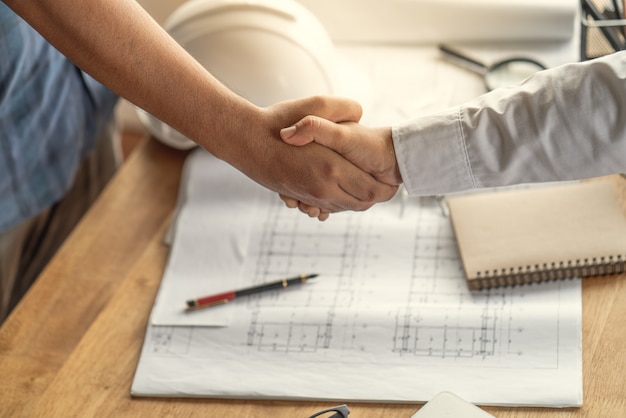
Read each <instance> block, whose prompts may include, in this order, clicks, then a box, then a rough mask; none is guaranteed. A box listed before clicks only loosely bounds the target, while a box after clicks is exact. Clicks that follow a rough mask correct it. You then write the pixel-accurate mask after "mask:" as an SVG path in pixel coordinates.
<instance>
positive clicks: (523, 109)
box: [392, 51, 626, 195]
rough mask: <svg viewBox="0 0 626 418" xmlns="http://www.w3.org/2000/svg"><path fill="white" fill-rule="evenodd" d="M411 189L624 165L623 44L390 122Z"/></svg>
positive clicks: (447, 188)
mask: <svg viewBox="0 0 626 418" xmlns="http://www.w3.org/2000/svg"><path fill="white" fill-rule="evenodd" d="M392 132H393V142H394V146H395V152H396V158H397V160H398V164H399V167H400V173H401V175H402V179H403V181H404V184H405V187H406V188H407V191H408V192H409V193H410V194H412V195H433V194H445V193H450V192H455V191H460V190H466V189H473V188H480V187H495V186H505V185H510V184H519V183H531V182H545V181H560V180H574V179H582V178H589V177H597V176H602V175H608V174H614V173H619V172H626V51H624V52H619V53H615V54H612V55H609V56H605V57H602V58H599V59H596V60H593V61H586V62H582V63H574V64H567V65H564V66H561V67H557V68H554V69H550V70H546V71H541V72H539V73H537V74H536V75H534V76H532V77H530V78H529V79H528V80H526V81H525V82H524V83H523V84H522V85H521V86H518V87H511V88H504V89H498V90H495V91H492V92H490V93H487V94H485V95H482V96H480V97H478V98H477V99H475V100H472V101H470V102H468V103H465V104H463V105H461V106H459V107H456V108H452V109H449V110H447V111H444V112H441V113H438V114H433V115H426V116H421V117H418V118H416V119H413V120H411V121H409V122H407V123H405V124H401V125H398V126H394V127H393V128H392Z"/></svg>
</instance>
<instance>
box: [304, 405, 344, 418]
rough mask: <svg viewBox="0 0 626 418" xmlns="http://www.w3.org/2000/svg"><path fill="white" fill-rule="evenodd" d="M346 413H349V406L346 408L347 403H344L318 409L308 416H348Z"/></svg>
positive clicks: (332, 417)
mask: <svg viewBox="0 0 626 418" xmlns="http://www.w3.org/2000/svg"><path fill="white" fill-rule="evenodd" d="M348 415H350V408H348V405H346V404H344V405H338V406H333V407H332V408H328V409H324V410H322V411H318V412H316V413H314V414H313V415H311V416H310V417H309V418H315V417H322V418H348Z"/></svg>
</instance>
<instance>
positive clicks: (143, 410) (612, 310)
mask: <svg viewBox="0 0 626 418" xmlns="http://www.w3.org/2000/svg"><path fill="white" fill-rule="evenodd" d="M185 156H186V154H185V153H182V152H177V151H173V150H170V149H167V148H165V147H164V146H162V145H160V144H158V143H157V142H155V141H151V140H147V141H146V142H145V143H142V144H141V146H140V147H139V149H138V150H137V151H135V152H134V153H133V154H132V155H131V158H130V160H129V161H128V162H127V163H126V164H125V165H124V167H123V168H122V169H121V171H120V173H119V174H118V175H117V176H116V177H115V179H114V180H113V182H112V183H111V184H110V186H109V187H108V188H107V189H106V190H105V192H104V194H103V195H102V197H101V198H100V199H99V200H98V202H97V203H96V204H95V206H94V207H93V208H92V209H91V211H90V212H89V213H88V214H87V215H86V217H85V218H84V219H83V221H82V222H81V223H80V225H79V226H78V227H77V229H76V230H75V232H74V233H73V234H72V235H71V236H70V238H69V239H68V241H67V242H66V244H65V245H64V246H63V247H62V248H61V250H60V251H59V253H58V254H57V256H56V257H55V258H54V260H53V261H52V262H51V263H50V265H49V266H48V267H47V269H46V270H45V271H44V272H43V274H42V276H41V277H40V278H39V280H38V282H37V283H36V284H35V286H34V287H33V288H32V289H31V291H30V292H29V293H28V295H27V296H26V298H25V299H24V300H23V301H22V303H21V304H20V305H19V306H18V307H17V308H16V310H15V311H14V312H13V314H12V315H11V316H10V317H9V319H8V320H7V321H6V322H5V323H4V325H3V326H2V328H1V329H0V373H1V378H0V415H1V416H6V417H18V416H62V417H69V416H81V417H88V416H106V417H109V416H111V417H113V416H115V417H118V416H146V417H147V416H151V417H152V416H170V415H172V416H173V415H176V416H196V415H197V416H215V417H226V416H228V417H255V418H256V417H290V418H292V417H308V416H309V415H310V414H312V413H313V412H315V411H316V410H319V409H322V408H326V407H328V406H331V405H333V403H326V402H279V401H243V400H211V399H156V398H155V399H133V398H132V397H131V396H130V395H129V391H130V385H131V381H132V378H133V373H134V371H135V367H136V365H137V360H138V358H139V353H140V350H141V346H142V343H143V338H144V333H145V329H146V325H147V321H148V315H149V313H150V309H151V307H152V303H153V301H154V297H155V294H156V291H157V289H158V286H159V282H160V279H161V274H162V272H163V269H164V266H165V262H166V257H167V252H168V249H167V247H166V246H164V245H163V244H162V238H163V234H164V231H165V229H166V227H167V225H168V221H169V219H170V216H171V213H172V209H173V208H174V205H175V200H176V196H177V192H178V184H179V181H180V172H181V167H182V164H183V162H184V158H185ZM612 180H613V181H615V183H616V184H617V186H618V187H619V190H620V193H621V195H622V197H623V198H624V199H623V203H624V201H626V184H625V183H626V181H625V180H623V179H622V178H621V177H617V176H616V177H614V178H612ZM625 279H626V278H625V277H623V276H620V277H608V278H595V279H588V280H585V281H584V284H583V373H584V406H583V407H582V408H568V409H547V408H485V409H486V410H487V411H489V412H490V413H492V414H494V415H496V416H497V417H500V418H504V417H556V416H558V417H570V416H581V417H582V416H585V417H600V416H601V417H618V416H619V417H621V416H624V414H626V412H625V411H626V388H625V382H626V377H625V376H626V349H625V348H624V347H625V346H626V325H624V321H626V303H625V302H624V301H626V280H625ZM350 408H351V410H352V413H351V416H354V417H366V418H367V417H385V418H388V417H410V416H411V415H412V414H413V413H415V411H417V409H418V408H419V405H399V404H353V403H351V404H350Z"/></svg>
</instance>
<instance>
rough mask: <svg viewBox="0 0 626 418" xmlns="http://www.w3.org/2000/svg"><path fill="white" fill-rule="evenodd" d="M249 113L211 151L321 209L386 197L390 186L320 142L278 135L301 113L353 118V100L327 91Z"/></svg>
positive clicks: (365, 204)
mask: <svg viewBox="0 0 626 418" xmlns="http://www.w3.org/2000/svg"><path fill="white" fill-rule="evenodd" d="M260 112H261V113H260V115H259V113H258V112H257V111H254V112H252V113H251V114H250V115H238V118H239V119H242V120H247V121H248V124H247V125H242V126H240V127H239V130H237V131H236V134H237V135H230V137H229V138H228V140H225V139H226V138H224V137H222V138H221V139H220V142H221V143H222V144H223V146H221V147H219V148H217V147H212V150H211V149H210V150H211V151H212V152H213V153H214V154H216V155H217V156H218V157H219V158H221V159H223V160H225V161H227V162H229V163H230V164H232V165H233V166H235V167H237V168H238V169H239V170H240V171H242V172H243V173H245V174H246V175H248V176H249V177H250V178H252V179H253V180H255V181H257V182H258V183H260V184H262V185H264V186H265V187H267V188H269V189H271V190H274V191H276V192H278V193H279V194H280V195H281V196H286V197H288V198H290V199H293V200H295V201H298V202H302V204H304V205H308V206H311V207H315V208H319V210H320V211H323V212H324V213H332V212H337V211H343V210H365V209H368V208H369V207H371V206H372V205H373V204H375V203H377V202H382V201H386V200H389V199H390V198H391V197H392V196H393V195H394V194H395V192H396V191H397V186H396V185H389V184H386V183H383V182H381V181H379V180H377V179H376V178H375V177H374V176H372V175H371V174H369V173H367V172H365V171H363V170H362V169H360V168H358V167H356V166H355V165H354V164H352V163H351V162H349V161H348V160H346V159H345V158H344V157H342V156H341V155H340V154H338V153H337V152H335V151H333V150H331V149H329V148H327V147H324V146H322V145H320V144H316V143H309V144H304V145H302V146H300V147H293V146H291V145H289V144H286V143H284V142H283V141H282V140H281V138H280V130H281V128H283V127H285V126H289V125H292V124H294V123H296V122H297V121H299V120H301V119H302V118H304V116H306V115H310V114H316V115H319V116H320V117H322V118H328V119H329V120H333V121H337V122H346V121H358V120H359V119H360V117H361V107H360V105H358V103H356V102H354V101H352V100H348V99H340V98H336V97H330V96H317V97H309V98H306V99H298V100H291V101H287V102H281V103H278V104H275V105H272V106H269V107H267V108H264V109H260Z"/></svg>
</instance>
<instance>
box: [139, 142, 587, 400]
mask: <svg viewBox="0 0 626 418" xmlns="http://www.w3.org/2000/svg"><path fill="white" fill-rule="evenodd" d="M188 164H192V165H193V166H194V167H195V168H196V169H197V170H195V171H196V172H198V173H206V172H207V171H209V172H211V171H213V170H215V169H216V167H219V168H221V169H222V170H224V172H230V174H231V175H232V177H234V178H236V177H237V176H239V175H240V174H239V173H238V172H237V171H235V170H234V169H232V168H231V167H229V166H227V165H226V164H225V163H223V162H221V161H218V160H216V159H215V158H213V157H211V156H210V155H209V154H207V153H205V152H203V151H197V152H196V153H195V154H194V155H193V156H192V158H190V160H189V162H188ZM208 167H212V168H211V169H208ZM231 170H232V172H231ZM193 172H194V171H193V170H192V174H193ZM190 181H193V176H192V177H190ZM242 181H243V180H242ZM198 190H200V188H199V189H198ZM204 190H205V192H207V193H210V190H207V189H204ZM248 203H250V205H249V207H248V209H246V208H245V207H244V206H241V207H240V210H241V213H240V214H232V215H233V216H235V218H236V219H240V220H241V219H248V220H249V222H250V223H251V226H250V227H249V228H247V229H248V230H249V237H248V239H245V240H244V241H245V242H246V243H247V245H248V249H247V251H246V254H245V257H243V263H242V264H241V265H240V266H239V267H236V266H235V267H236V268H238V269H239V272H240V279H239V281H238V283H237V286H248V285H255V284H260V283H264V282H268V281H272V280H276V279H278V278H282V277H290V276H294V275H298V274H302V273H318V274H319V277H317V278H316V279H314V280H311V281H309V282H308V283H306V284H305V285H302V286H297V287H294V288H287V289H284V290H278V291H272V292H268V293H263V294H257V295H253V296H250V297H246V298H241V299H238V300H236V301H235V302H233V303H231V304H228V305H225V306H222V307H217V308H212V309H208V310H205V311H199V312H197V313H191V314H190V315H196V314H200V315H203V314H205V313H206V314H216V313H218V314H220V315H221V314H222V313H227V314H228V315H226V317H227V318H229V319H228V322H227V324H224V323H221V324H220V325H226V326H212V327H209V326H181V325H178V326H163V325H151V326H150V327H149V329H148V334H147V336H146V340H145V346H144V349H143V352H142V355H141V361H140V363H139V366H138V369H137V374H136V377H135V382H134V383H133V389H132V390H133V394H135V395H145V396H172V395H176V396H218V397H235V398H236V397H244V398H275V399H328V400H331V399H336V400H359V401H402V402H408V401H416V402H417V401H427V400H428V399H430V398H431V397H432V396H434V395H435V394H436V393H438V392H440V391H443V390H449V391H452V392H454V393H458V394H460V396H462V397H463V398H465V399H468V400H469V401H470V402H474V403H479V404H519V405H560V406H564V405H578V404H580V403H581V402H582V363H581V337H580V335H581V334H580V330H581V293H580V281H579V280H573V281H563V282H555V283H546V284H541V285H536V286H526V287H519V288H515V289H513V288H505V289H492V290H489V291H483V292H478V293H471V292H469V291H468V290H467V286H466V283H465V278H464V276H463V272H462V269H461V264H460V261H459V256H458V253H457V249H456V244H455V240H454V235H453V232H452V228H451V224H450V221H449V219H448V218H447V217H446V216H445V213H444V211H442V208H441V206H440V204H439V202H438V201H436V200H435V199H431V198H420V199H417V198H415V199H413V198H411V199H402V196H401V195H398V197H396V198H395V199H394V200H392V201H390V202H387V203H385V204H379V205H376V206H375V207H373V208H372V209H370V210H368V211H366V212H362V213H355V212H346V213H341V214H333V215H332V216H331V218H330V219H329V220H328V221H326V222H323V223H322V222H318V221H317V220H314V219H310V218H308V217H306V216H304V215H302V214H301V213H299V212H298V211H295V210H290V209H287V208H286V207H284V204H283V203H282V202H281V201H280V200H279V199H278V197H276V196H275V195H273V194H272V193H269V192H267V193H260V194H259V195H258V197H257V199H256V201H255V202H254V204H252V203H251V202H250V201H249V200H248ZM193 205H194V199H193V196H192V197H190V199H189V200H188V201H187V206H193ZM205 212H206V211H205ZM181 215H182V214H181ZM207 216H210V212H209V213H207ZM196 217H197V214H196ZM182 219H184V218H181V220H182ZM188 224H189V226H190V227H191V229H192V230H196V229H197V228H196V227H195V225H194V222H191V221H190V222H188ZM217 231H218V232H217V233H214V234H209V235H207V236H206V237H204V239H203V240H198V241H197V242H196V245H199V246H200V247H201V249H200V250H199V251H201V252H202V251H204V252H205V254H211V251H212V250H211V249H213V248H217V247H219V246H220V244H221V243H223V242H225V241H226V242H228V241H232V239H233V238H232V236H229V233H228V232H225V231H222V230H220V229H217ZM219 231H221V232H219ZM177 233H178V234H185V225H182V224H179V226H178V230H177ZM176 242H177V240H175V242H174V245H176ZM238 246H239V245H233V246H232V247H235V248H236V247H238ZM202 248H203V249H204V250H202ZM219 253H221V250H220V251H218V254H219ZM234 271H235V270H234ZM204 280H205V282H211V281H212V282H216V281H217V282H220V276H219V275H218V276H217V277H216V276H213V275H212V274H211V273H210V271H207V272H206V276H205V279H204ZM175 284H176V286H177V287H178V288H180V287H184V282H183V281H181V279H180V278H179V279H178V280H177V281H176V282H175ZM164 285H165V284H164ZM213 285H215V283H213ZM222 286H224V287H226V286H230V287H232V286H234V285H233V283H229V282H227V283H226V284H222ZM207 287H209V285H208V283H207ZM224 290H226V289H224ZM183 305H184V299H181V300H179V303H178V306H179V307H181V308H182V306H183ZM188 315H189V314H188ZM194 321H195V319H194ZM208 321H209V322H210V323H211V319H208Z"/></svg>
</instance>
